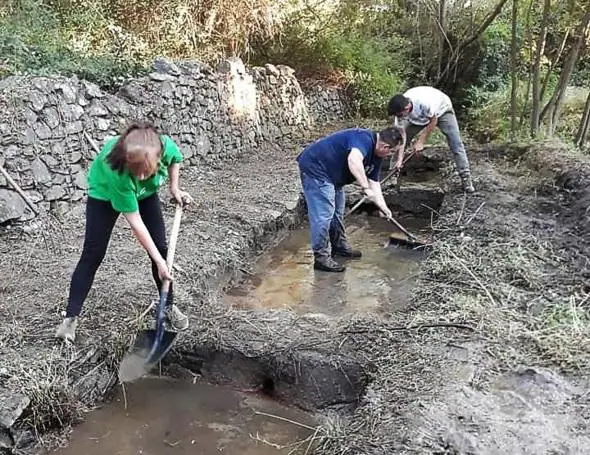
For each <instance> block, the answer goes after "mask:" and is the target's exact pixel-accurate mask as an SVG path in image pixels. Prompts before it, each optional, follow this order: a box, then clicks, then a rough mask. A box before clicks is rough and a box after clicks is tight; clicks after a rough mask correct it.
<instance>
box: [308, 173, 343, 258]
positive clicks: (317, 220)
mask: <svg viewBox="0 0 590 455" xmlns="http://www.w3.org/2000/svg"><path fill="white" fill-rule="evenodd" d="M300 176H301V183H302V185H303V195H304V196H305V202H306V204H307V216H308V218H309V226H310V231H311V248H312V249H313V253H314V255H315V256H316V257H322V256H324V257H327V256H330V253H331V249H336V250H348V249H350V247H349V246H348V243H347V241H346V231H345V229H344V205H345V198H344V190H343V189H342V188H341V187H340V188H336V187H335V186H334V184H333V183H332V182H330V181H325V180H318V179H316V178H314V177H311V176H310V175H308V174H306V173H305V172H304V171H301V172H300ZM330 247H331V248H330Z"/></svg>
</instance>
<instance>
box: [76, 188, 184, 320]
mask: <svg viewBox="0 0 590 455" xmlns="http://www.w3.org/2000/svg"><path fill="white" fill-rule="evenodd" d="M139 214H140V215H141V219H142V220H143V222H144V224H145V226H146V228H147V230H148V231H149V233H150V235H151V237H152V239H153V241H154V243H155V244H156V248H158V251H159V252H160V254H161V255H162V257H163V258H164V259H166V255H167V254H168V247H167V245H166V225H165V224H164V218H163V217H162V208H161V207H160V199H159V198H158V195H157V194H154V195H152V196H150V197H148V198H146V199H143V200H141V201H139ZM118 217H119V212H117V211H115V210H114V209H113V207H112V206H111V203H110V202H108V201H100V200H98V199H94V198H91V197H89V198H88V202H87V203H86V232H85V234H84V248H83V250H82V256H81V257H80V260H79V261H78V265H77V266H76V270H74V273H73V274H72V281H71V283H70V295H69V297H68V306H67V309H66V317H72V316H78V315H80V312H81V311H82V304H83V303H84V300H85V299H86V296H87V295H88V292H89V291H90V288H91V287H92V283H93V281H94V275H95V274H96V271H97V270H98V267H99V266H100V264H101V262H102V260H103V258H104V255H105V253H106V251H107V246H108V244H109V240H110V238H111V233H112V232H113V227H114V226H115V222H116V221H117V218H118ZM152 275H153V277H154V281H155V282H156V285H157V286H158V292H159V291H160V289H161V286H162V282H161V280H160V277H159V276H158V268H157V267H156V264H155V263H154V261H153V260H152ZM172 302H173V292H172V284H170V290H169V292H168V300H167V302H166V304H167V306H170V305H172Z"/></svg>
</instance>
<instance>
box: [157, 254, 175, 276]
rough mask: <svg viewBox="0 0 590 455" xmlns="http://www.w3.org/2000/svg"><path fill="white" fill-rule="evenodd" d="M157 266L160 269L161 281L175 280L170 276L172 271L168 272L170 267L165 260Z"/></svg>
mask: <svg viewBox="0 0 590 455" xmlns="http://www.w3.org/2000/svg"><path fill="white" fill-rule="evenodd" d="M156 265H157V267H158V276H159V277H160V279H161V280H168V281H172V280H173V278H172V275H170V271H169V270H168V266H167V265H166V261H164V259H162V260H161V261H159V262H158V263H157V264H156Z"/></svg>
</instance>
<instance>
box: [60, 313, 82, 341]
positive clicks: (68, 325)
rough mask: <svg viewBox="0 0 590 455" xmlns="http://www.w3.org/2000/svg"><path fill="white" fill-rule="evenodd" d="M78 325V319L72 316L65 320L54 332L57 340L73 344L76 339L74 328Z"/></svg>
mask: <svg viewBox="0 0 590 455" xmlns="http://www.w3.org/2000/svg"><path fill="white" fill-rule="evenodd" d="M77 325H78V318H77V317H75V316H73V317H71V318H65V319H64V320H63V322H62V323H61V324H60V326H59V327H58V328H57V331H56V332H55V336H56V337H57V338H61V339H63V340H65V341H70V342H72V343H73V342H74V340H75V339H76V326H77Z"/></svg>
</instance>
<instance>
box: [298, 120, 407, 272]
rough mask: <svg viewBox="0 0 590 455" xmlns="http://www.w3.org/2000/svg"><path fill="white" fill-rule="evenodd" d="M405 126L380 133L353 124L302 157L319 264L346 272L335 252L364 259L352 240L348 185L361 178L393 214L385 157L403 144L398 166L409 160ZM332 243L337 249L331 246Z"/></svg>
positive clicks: (373, 199) (378, 203)
mask: <svg viewBox="0 0 590 455" xmlns="http://www.w3.org/2000/svg"><path fill="white" fill-rule="evenodd" d="M401 144H402V131H401V129H400V128H398V127H389V128H386V129H384V130H382V131H379V132H376V131H372V130H368V129H361V128H350V129H345V130H342V131H337V132H336V133H333V134H330V135H328V136H326V137H323V138H321V139H319V140H317V141H315V142H314V143H312V144H310V145H309V146H307V147H306V148H305V150H303V151H302V152H301V153H300V154H299V156H298V157H297V162H298V163H299V172H300V175H301V183H302V185H303V194H304V196H305V202H306V204H307V213H308V217H309V224H310V230H311V246H312V249H313V253H314V258H315V260H314V268H315V269H318V270H325V271H329V272H342V271H344V270H345V267H344V266H343V265H341V264H339V263H338V262H336V261H335V260H334V259H332V256H333V255H339V256H342V257H348V258H359V257H361V252H360V251H356V250H353V249H352V248H351V247H350V246H349V245H348V242H347V241H346V233H345V230H344V204H345V197H344V190H343V186H344V185H347V184H350V183H353V182H354V181H355V180H356V181H357V182H358V184H359V185H360V186H361V188H362V189H363V191H364V193H365V196H366V197H367V199H369V200H370V201H371V202H373V203H374V204H375V205H376V206H377V208H379V210H380V211H381V212H382V213H383V214H384V215H385V216H387V217H390V216H391V211H390V210H389V209H388V208H387V204H386V203H385V200H384V199H383V194H382V193H381V185H380V183H379V173H380V171H381V161H382V160H383V158H386V157H388V156H390V155H391V154H392V153H393V152H394V150H396V149H398V157H397V164H396V166H397V168H398V169H399V168H401V166H402V159H403V152H404V151H403V148H402V147H400V145H401ZM330 247H331V248H330Z"/></svg>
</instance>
